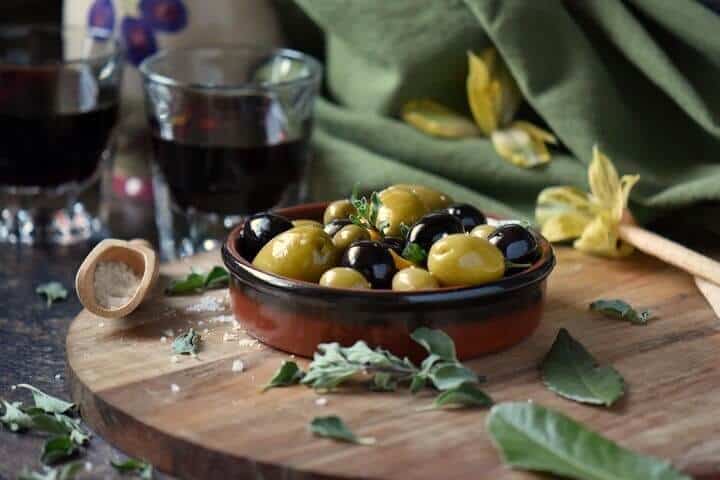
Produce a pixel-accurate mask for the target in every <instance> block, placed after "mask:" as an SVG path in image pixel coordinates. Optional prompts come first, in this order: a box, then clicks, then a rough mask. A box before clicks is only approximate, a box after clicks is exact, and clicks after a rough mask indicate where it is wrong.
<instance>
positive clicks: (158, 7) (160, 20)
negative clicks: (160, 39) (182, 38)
mask: <svg viewBox="0 0 720 480" xmlns="http://www.w3.org/2000/svg"><path fill="white" fill-rule="evenodd" d="M140 12H141V14H142V17H143V19H145V21H146V22H148V24H149V25H150V26H151V27H152V28H154V29H155V30H159V31H161V32H178V31H180V30H182V29H183V28H185V26H186V25H187V20H188V12H187V9H186V8H185V5H183V2H182V0H140Z"/></svg>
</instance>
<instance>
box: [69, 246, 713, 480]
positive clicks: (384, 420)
mask: <svg viewBox="0 0 720 480" xmlns="http://www.w3.org/2000/svg"><path fill="white" fill-rule="evenodd" d="M557 254H558V266H557V268H556V270H555V272H554V273H553V274H552V275H551V277H550V285H549V289H548V305H547V308H546V313H545V315H544V318H543V322H542V324H541V326H540V328H539V329H538V330H537V332H536V333H535V334H534V335H533V336H532V337H530V338H529V339H528V340H527V341H525V342H523V343H521V344H519V345H517V346H516V347H513V348H511V349H510V350H507V351H504V352H501V353H498V354H494V355H490V356H487V357H483V358H480V359H477V360H475V361H473V362H470V363H469V365H470V366H471V367H472V368H474V369H475V370H476V371H477V372H478V373H480V374H483V375H486V376H487V378H488V382H487V384H486V391H487V392H488V393H490V394H491V395H492V396H493V398H494V399H495V401H496V402H502V401H509V400H516V401H517V400H532V401H534V402H538V403H541V404H543V405H545V406H547V407H550V408H554V409H557V410H560V411H562V412H564V413H565V414H567V415H569V416H571V417H573V418H574V419H576V420H579V421H582V422H585V423H587V424H588V425H589V426H590V427H591V428H593V429H595V430H597V431H599V432H601V433H603V434H604V435H606V436H608V437H610V438H612V439H614V440H616V441H618V442H619V443H620V444H622V445H623V446H626V447H629V448H632V449H634V450H637V451H639V452H643V453H646V454H651V455H656V456H660V457H665V458H668V459H670V460H671V461H672V462H673V463H674V464H675V465H676V466H677V467H679V468H681V469H683V470H685V471H686V472H689V473H691V474H695V475H701V476H702V477H703V478H714V473H716V472H719V471H720V416H718V415H717V411H718V410H720V368H718V367H720V362H719V361H718V351H720V329H719V326H720V325H719V324H718V320H717V319H716V317H715V315H714V314H713V312H712V310H711V309H710V307H709V306H708V305H707V303H706V302H705V300H704V299H703V298H702V297H701V295H700V294H699V293H698V292H697V290H696V288H695V285H694V283H693V280H692V278H691V277H690V276H688V275H686V274H684V273H682V272H679V271H677V270H675V269H673V268H671V267H668V266H666V265H663V264H661V263H659V262H658V261H656V260H653V259H651V258H650V257H646V256H644V255H642V254H635V255H633V256H632V257H631V258H630V259H627V260H623V261H612V260H604V259H599V258H593V257H588V256H584V255H582V254H580V253H578V252H575V251H573V250H570V249H567V248H558V249H557ZM218 263H219V255H217V254H207V255H204V256H201V257H194V258H192V259H189V260H185V261H184V262H180V263H174V264H167V265H164V266H163V267H162V272H161V273H162V277H161V280H160V282H159V285H158V287H159V288H162V286H163V285H165V284H166V283H167V281H168V277H178V276H181V275H185V274H187V272H188V271H189V268H190V266H191V265H192V266H194V267H196V268H203V267H204V268H207V267H209V266H211V265H213V264H218ZM159 288H158V290H159ZM205 297H213V298H217V299H219V301H220V302H221V301H222V300H224V299H225V297H226V293H225V292H224V291H216V292H211V293H207V294H205ZM599 298H622V299H624V300H626V301H628V302H630V303H632V304H633V305H635V306H637V307H639V308H648V309H650V310H651V311H652V312H653V316H652V319H651V320H650V322H649V324H648V325H646V326H636V325H632V324H629V323H625V322H622V321H619V320H614V319H610V318H605V317H603V316H601V315H599V314H596V313H593V312H590V311H588V308H587V307H588V304H589V303H590V302H591V301H593V300H597V299H599ZM200 299H201V296H199V295H198V296H192V297H176V298H167V297H164V296H162V295H161V294H160V293H159V292H158V293H157V294H156V296H155V297H154V298H153V299H152V300H151V301H148V302H146V303H145V304H143V305H142V306H141V307H140V308H139V309H138V310H136V311H135V312H134V313H133V314H132V316H130V317H128V318H125V319H120V320H102V319H100V318H98V317H95V316H93V315H92V314H90V313H88V312H86V311H84V312H82V313H81V314H80V315H79V316H78V317H77V318H76V319H75V320H74V322H73V324H72V325H71V327H70V329H69V333H68V336H67V356H68V364H69V374H70V381H71V385H72V391H73V397H74V399H75V401H77V402H78V403H79V404H80V406H81V409H82V413H83V416H84V418H85V419H86V420H87V421H88V422H89V423H90V424H91V425H92V426H93V427H94V428H96V429H97V430H98V431H99V432H100V433H101V434H102V435H103V436H105V437H106V438H107V439H108V440H109V441H111V442H113V443H115V444H117V445H118V446H120V447H121V448H122V449H123V450H125V451H126V452H127V453H128V454H131V455H134V456H137V457H142V458H145V459H147V460H149V461H151V462H152V463H154V464H155V465H156V466H157V467H158V468H160V469H161V470H164V471H168V472H171V473H174V474H176V475H178V476H180V477H182V478H243V479H244V478H258V479H260V478H262V479H266V480H267V479H275V478H277V479H306V478H373V479H433V480H435V479H447V480H450V479H470V478H473V479H474V478H492V479H526V478H538V477H535V476H534V475H532V474H528V473H523V472H515V471H511V470H509V469H507V468H506V467H504V466H503V465H502V464H501V462H500V458H499V456H498V454H497V451H496V450H495V448H494V447H493V446H492V444H491V443H490V439H489V437H488V435H487V433H486V431H485V427H484V423H485V417H486V413H487V412H486V411H483V410H455V411H433V412H427V411H426V412H419V411H417V410H418V408H420V407H423V406H426V405H427V404H429V403H430V402H431V399H432V394H431V392H427V393H425V394H421V395H419V396H416V397H413V396H411V395H410V394H409V393H407V392H406V391H400V392H396V393H373V392H367V391H363V390H361V389H357V390H352V389H351V390H350V391H344V392H342V393H333V394H325V395H322V396H324V397H325V398H327V400H328V402H327V405H324V406H319V405H317V404H316V403H315V401H316V399H317V398H318V397H319V396H320V395H318V394H316V393H315V392H313V391H312V390H310V389H308V388H306V387H302V386H298V387H291V388H283V389H274V390H270V391H268V392H267V393H265V394H261V393H259V389H260V387H261V386H262V385H263V384H264V383H266V382H267V380H268V379H269V378H270V377H271V376H272V374H273V372H274V371H275V370H276V368H277V367H278V365H279V364H280V363H281V362H282V361H283V360H285V359H287V358H288V355H286V354H283V353H281V352H278V351H274V350H272V349H269V348H267V347H263V346H261V345H253V344H252V342H248V341H247V337H246V336H245V335H244V334H242V332H241V331H239V332H233V326H232V324H230V323H223V322H218V321H217V317H218V316H220V315H227V314H229V310H228V311H225V312H207V311H206V312H197V311H188V308H190V310H193V305H197V304H198V303H199V302H200ZM206 302H207V300H206ZM213 320H216V321H213ZM189 326H193V327H194V328H195V329H196V330H198V331H199V332H200V333H201V334H202V335H203V343H202V346H201V350H200V352H199V355H198V358H197V359H193V358H190V357H182V358H181V359H180V361H179V362H177V363H173V362H172V361H171V357H172V353H171V347H170V343H171V339H170V338H168V339H167V340H166V342H165V343H163V342H161V337H162V336H163V331H164V330H166V329H169V328H172V329H173V330H175V331H176V332H177V331H179V330H184V329H187V328H188V327H189ZM560 327H565V328H567V329H568V330H569V331H570V333H571V334H572V335H573V336H574V337H575V338H577V339H578V340H580V341H581V342H583V344H584V345H585V346H586V347H587V348H588V349H589V351H590V352H591V353H592V354H593V355H594V356H595V357H596V358H597V359H598V361H600V362H601V363H607V364H612V365H613V366H614V367H615V368H617V370H619V371H620V373H621V374H622V375H623V376H624V377H625V380H626V382H627V394H626V396H625V397H624V398H623V399H622V400H621V401H619V402H618V403H617V404H616V405H615V406H613V408H610V409H607V408H597V407H590V406H584V405H580V404H577V403H573V402H571V401H568V400H564V399H562V398H559V397H557V396H556V395H554V394H553V393H552V392H550V391H548V390H546V389H545V388H544V387H543V385H542V383H541V381H540V378H539V374H538V369H537V366H538V364H539V362H540V361H541V359H542V357H543V356H544V354H545V353H546V352H547V351H548V349H549V348H550V345H551V344H552V341H553V340H554V338H555V335H556V333H557V331H558V329H559V328H560ZM205 329H207V331H205ZM226 332H230V333H238V334H240V335H239V338H240V339H245V341H244V342H239V341H238V339H235V340H232V341H224V337H225V333H226ZM237 359H240V360H242V362H243V363H244V366H245V370H244V371H243V372H241V373H238V372H233V371H231V367H232V363H233V361H234V360H237ZM298 361H299V363H301V364H302V365H303V366H305V363H306V362H305V361H304V360H298ZM173 384H174V385H177V387H178V388H179V390H178V391H176V392H174V393H173V392H172V391H171V386H172V385H173ZM328 414H338V415H340V416H341V417H342V418H343V419H344V420H345V421H346V423H347V424H348V425H349V426H350V427H351V428H353V430H354V431H355V433H357V434H359V435H363V436H373V437H376V439H377V444H376V445H375V446H371V447H364V446H352V445H347V444H340V443H335V442H333V441H331V440H326V439H319V438H314V437H312V436H311V435H310V434H309V433H308V431H307V424H308V422H309V421H310V420H311V419H312V418H313V417H314V416H317V415H328Z"/></svg>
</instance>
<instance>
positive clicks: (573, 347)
mask: <svg viewBox="0 0 720 480" xmlns="http://www.w3.org/2000/svg"><path fill="white" fill-rule="evenodd" d="M540 369H541V372H542V379H543V382H544V383H545V385H546V386H547V387H548V388H549V389H550V390H552V391H553V392H555V393H557V394H558V395H560V396H562V397H565V398H569V399H570V400H575V401H577V402H582V403H591V404H594V405H605V406H610V405H612V404H613V403H614V402H615V401H616V400H617V399H618V398H620V397H622V395H623V393H624V383H625V382H624V380H623V378H622V376H620V374H619V373H618V372H617V370H615V369H614V368H612V367H610V366H599V365H598V364H597V361H596V360H595V359H594V358H593V357H592V355H590V353H588V351H587V350H585V347H583V346H582V344H581V343H580V342H578V341H577V340H575V339H574V338H572V337H571V336H570V334H569V333H568V331H567V330H565V329H564V328H562V329H560V331H559V332H558V335H557V338H556V339H555V342H554V343H553V345H552V348H550V351H549V352H548V354H547V356H546V357H545V359H544V360H543V362H542V365H541V366H540Z"/></svg>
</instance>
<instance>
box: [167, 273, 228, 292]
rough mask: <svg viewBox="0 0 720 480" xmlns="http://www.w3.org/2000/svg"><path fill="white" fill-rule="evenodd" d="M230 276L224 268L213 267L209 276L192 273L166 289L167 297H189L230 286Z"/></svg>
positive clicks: (171, 283)
mask: <svg viewBox="0 0 720 480" xmlns="http://www.w3.org/2000/svg"><path fill="white" fill-rule="evenodd" d="M229 281H230V274H229V273H228V272H227V270H225V269H224V268H223V267H219V266H216V267H213V269H212V270H210V273H208V274H207V275H206V274H204V273H202V272H190V273H189V274H188V276H187V277H185V278H182V279H180V280H173V281H172V282H170V285H169V286H168V287H167V288H166V289H165V294H166V295H187V294H189V293H198V292H202V291H204V290H210V289H214V288H223V287H226V286H227V285H228V282H229Z"/></svg>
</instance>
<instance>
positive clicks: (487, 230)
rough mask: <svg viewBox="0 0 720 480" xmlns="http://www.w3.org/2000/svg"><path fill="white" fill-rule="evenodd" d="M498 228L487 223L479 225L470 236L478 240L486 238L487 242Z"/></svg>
mask: <svg viewBox="0 0 720 480" xmlns="http://www.w3.org/2000/svg"><path fill="white" fill-rule="evenodd" d="M495 230H496V228H495V227H493V226H492V225H488V224H487V223H484V224H482V225H478V226H477V227H475V228H473V229H472V230H471V231H470V235H472V236H473V237H478V238H484V239H485V240H487V239H488V237H489V236H490V235H492V234H493V233H494V232H495Z"/></svg>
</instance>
